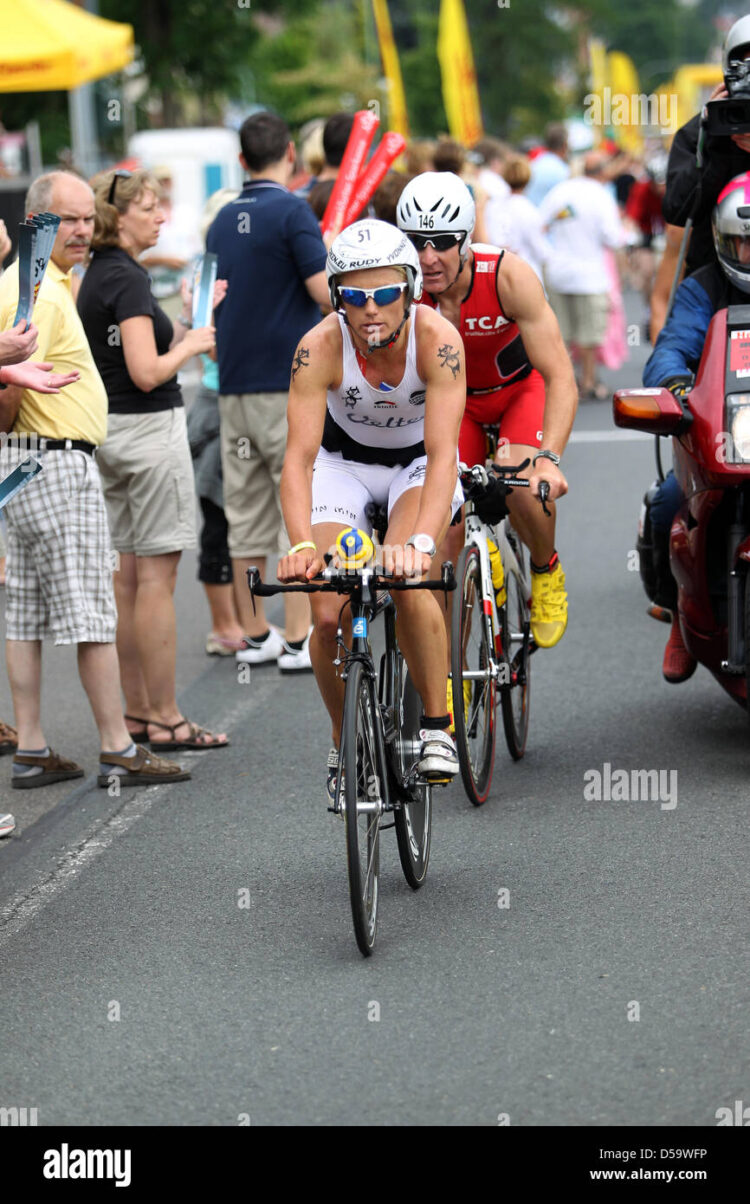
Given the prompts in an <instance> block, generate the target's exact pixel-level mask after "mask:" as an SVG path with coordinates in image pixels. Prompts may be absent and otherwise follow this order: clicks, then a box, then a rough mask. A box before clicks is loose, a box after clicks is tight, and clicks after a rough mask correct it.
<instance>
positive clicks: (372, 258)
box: [326, 218, 422, 312]
mask: <svg viewBox="0 0 750 1204" xmlns="http://www.w3.org/2000/svg"><path fill="white" fill-rule="evenodd" d="M367 268H403V269H404V271H405V272H406V282H407V285H408V288H407V290H406V292H405V294H404V301H405V306H404V308H405V310H406V311H407V312H408V310H409V306H410V305H411V303H412V301H419V299H420V297H421V296H422V269H421V268H420V266H419V256H418V255H417V252H416V251H415V250H414V247H413V246H412V245H411V243H410V242H409V239H408V238H407V237H406V235H405V234H402V233H401V231H400V230H398V229H397V228H396V227H395V226H392V225H391V224H390V222H380V221H377V220H376V219H375V218H364V219H363V220H362V221H360V222H353V223H352V225H351V226H347V227H346V229H345V230H342V231H341V233H340V234H339V235H338V237H337V238H335V239H334V240H333V242H332V243H331V246H330V249H329V251H328V258H327V260H326V279H327V281H328V291H329V293H330V295H331V305H332V306H333V308H334V309H341V297H340V296H339V290H338V280H339V277H340V276H343V275H344V273H345V272H359V271H363V270H366V269H367Z"/></svg>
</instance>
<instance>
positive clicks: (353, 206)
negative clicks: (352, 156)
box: [341, 130, 406, 230]
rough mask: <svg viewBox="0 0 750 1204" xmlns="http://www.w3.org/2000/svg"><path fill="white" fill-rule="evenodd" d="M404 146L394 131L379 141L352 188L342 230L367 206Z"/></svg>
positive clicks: (403, 142) (401, 137)
mask: <svg viewBox="0 0 750 1204" xmlns="http://www.w3.org/2000/svg"><path fill="white" fill-rule="evenodd" d="M405 146H406V142H405V141H404V138H403V136H402V135H401V134H397V133H395V131H394V130H389V131H388V133H387V134H384V135H383V137H382V138H381V140H380V146H379V147H378V149H377V150H376V151H375V154H374V155H373V156H372V158H371V159H370V162H369V163H368V164H367V167H366V168H365V170H364V171H363V172H362V175H361V176H360V177H359V179H358V180H357V183H356V184H355V186H354V192H353V193H352V199H351V200H350V202H349V204H348V205H347V208H346V212H345V214H344V223H343V226H342V227H341V228H342V230H343V228H344V226H348V225H349V224H350V223H351V222H353V221H354V219H355V217H356V216H357V214H358V213H359V212H360V211H361V210H362V209H364V207H365V205H367V204H369V202H370V199H371V197H372V195H373V193H374V192H375V190H376V188H377V187H378V185H379V184H380V183H381V181H382V180H384V179H385V176H386V175H387V174H388V171H389V170H390V168H391V167H392V166H393V164H394V163H395V161H396V159H398V157H399V155H400V154H401V152H402V151H403V150H404V148H405Z"/></svg>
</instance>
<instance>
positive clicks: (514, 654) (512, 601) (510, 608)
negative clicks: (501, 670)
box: [500, 548, 531, 761]
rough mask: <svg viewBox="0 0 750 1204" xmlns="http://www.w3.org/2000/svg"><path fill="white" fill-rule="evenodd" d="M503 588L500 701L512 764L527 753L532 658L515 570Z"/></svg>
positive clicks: (527, 619)
mask: <svg viewBox="0 0 750 1204" xmlns="http://www.w3.org/2000/svg"><path fill="white" fill-rule="evenodd" d="M519 555H525V551H524V550H523V549H522V548H519ZM506 587H507V595H508V596H507V600H506V603H505V605H504V607H503V611H502V615H501V619H500V622H501V629H502V633H503V654H504V656H505V659H506V661H507V678H508V680H507V682H506V683H505V684H504V685H503V686H502V687H501V690H500V700H501V703H502V710H503V727H504V728H505V740H506V743H507V745H508V752H509V753H510V755H511V756H512V758H513V760H514V761H520V760H521V757H522V756H523V754H524V753H525V751H526V740H527V737H528V734H529V692H530V673H531V658H530V656H529V641H528V640H524V631H525V627H526V624H527V623H528V621H529V616H528V611H527V608H526V604H525V601H524V597H523V582H522V579H521V578H520V577H519V575H518V573H517V572H516V571H515V570H511V571H510V572H509V573H508V574H507V581H506ZM524 649H525V652H524Z"/></svg>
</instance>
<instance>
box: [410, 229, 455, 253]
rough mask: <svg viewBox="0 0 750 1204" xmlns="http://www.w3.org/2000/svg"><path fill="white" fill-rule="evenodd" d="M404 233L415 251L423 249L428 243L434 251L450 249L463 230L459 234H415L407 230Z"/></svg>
mask: <svg viewBox="0 0 750 1204" xmlns="http://www.w3.org/2000/svg"><path fill="white" fill-rule="evenodd" d="M406 235H407V237H408V238H409V239H410V240H411V242H412V245H413V246H414V249H415V250H417V251H424V249H425V247H426V246H428V245H429V246H431V247H432V248H433V249H434V250H435V251H450V249H451V247H455V245H456V243H457V242H460V241H461V239H462V238H463V237H464V234H463V231H461V233H459V234H417V233H414V232H412V231H411V230H407V231H406Z"/></svg>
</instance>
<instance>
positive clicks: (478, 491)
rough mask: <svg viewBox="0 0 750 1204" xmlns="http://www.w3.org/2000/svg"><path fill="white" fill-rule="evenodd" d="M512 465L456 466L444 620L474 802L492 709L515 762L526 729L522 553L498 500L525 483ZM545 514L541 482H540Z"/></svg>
mask: <svg viewBox="0 0 750 1204" xmlns="http://www.w3.org/2000/svg"><path fill="white" fill-rule="evenodd" d="M527 465H528V460H526V461H525V462H524V463H523V464H520V465H518V466H517V467H508V468H501V467H500V466H499V465H497V464H492V465H490V466H489V470H488V468H487V467H485V465H483V464H475V465H474V466H473V467H472V468H468V467H467V466H466V465H465V464H462V465H461V466H460V473H461V484H462V486H463V490H464V495H465V497H466V504H465V510H464V524H465V542H464V546H463V548H462V550H461V553H460V555H459V557H458V563H457V565H456V587H457V593H456V597H455V599H454V602H453V615H452V622H451V683H452V690H453V720H454V726H455V738H456V749H457V751H458V759H459V765H460V769H461V780H462V782H463V785H464V790H465V791H466V794H467V796H468V798H469V800H470V801H471V802H472V803H473V804H474V806H475V807H480V806H481V805H482V803H484V802H485V801H486V799H487V797H488V795H489V792H490V787H491V784H492V774H493V769H494V762H495V735H496V726H495V721H496V708H497V705H498V702H499V704H500V708H501V711H502V716H503V728H504V730H505V739H506V743H507V745H508V751H509V752H510V755H511V756H512V757H513V759H514V760H516V761H517V760H520V758H521V757H522V756H523V755H524V752H525V750H526V740H527V737H528V731H529V692H530V661H531V656H532V654H533V653H534V652H535V651H536V644H535V643H534V640H533V637H532V635H531V581H530V576H529V566H528V553H527V551H526V548H525V547H524V545H523V543H522V542H521V540H520V538H519V536H518V534H517V533H516V532H515V531H514V530H513V527H512V524H511V522H510V516H509V513H508V507H507V504H506V501H505V499H506V497H507V494H508V493H509V491H510V490H511V489H523V488H528V487H529V482H528V480H526V479H525V478H523V477H518V476H517V474H518V473H519V472H522V471H523V469H524V468H525V467H526V466H527ZM540 493H541V496H540V501H541V504H542V506H543V508H544V511H545V513H547V514H548V513H549V511H548V510H547V506H546V502H547V498H548V496H549V485H548V484H547V482H546V481H543V482H542V483H541V487H540Z"/></svg>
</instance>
